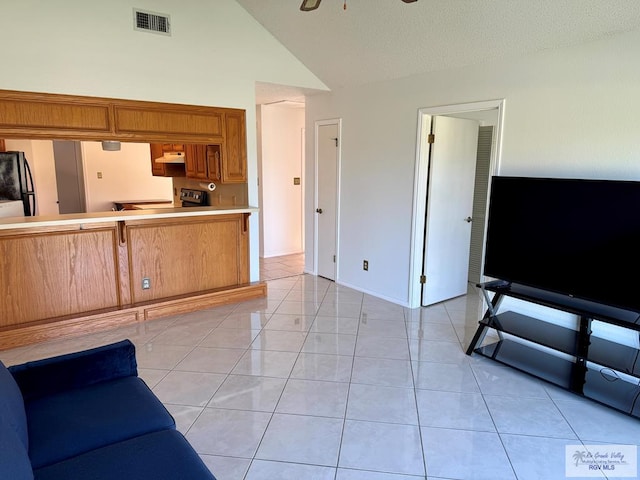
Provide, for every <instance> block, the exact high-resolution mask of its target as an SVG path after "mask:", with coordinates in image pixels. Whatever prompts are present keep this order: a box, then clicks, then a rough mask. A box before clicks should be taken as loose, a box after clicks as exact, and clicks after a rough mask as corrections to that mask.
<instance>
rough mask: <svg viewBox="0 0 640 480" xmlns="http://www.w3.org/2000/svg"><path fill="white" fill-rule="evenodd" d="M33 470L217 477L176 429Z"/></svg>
mask: <svg viewBox="0 0 640 480" xmlns="http://www.w3.org/2000/svg"><path fill="white" fill-rule="evenodd" d="M34 473H35V478H36V480H87V479H91V480H114V479H128V478H129V479H136V480H147V479H148V480H215V477H214V476H213V475H212V474H211V472H209V469H208V468H207V467H206V465H205V464H204V463H203V462H202V460H200V457H199V456H198V454H197V453H196V452H195V450H193V448H192V447H191V445H189V443H188V442H187V441H186V439H185V438H184V437H183V436H182V434H181V433H179V432H178V431H176V430H163V431H161V432H155V433H150V434H147V435H142V436H140V437H136V438H132V439H130V440H126V441H123V442H119V443H115V444H113V445H108V446H106V447H103V448H99V449H97V450H93V451H91V452H87V453H84V454H82V455H79V456H77V457H73V458H70V459H69V460H66V461H64V462H60V463H56V464H55V465H51V466H48V467H44V468H41V469H38V470H35V472H34Z"/></svg>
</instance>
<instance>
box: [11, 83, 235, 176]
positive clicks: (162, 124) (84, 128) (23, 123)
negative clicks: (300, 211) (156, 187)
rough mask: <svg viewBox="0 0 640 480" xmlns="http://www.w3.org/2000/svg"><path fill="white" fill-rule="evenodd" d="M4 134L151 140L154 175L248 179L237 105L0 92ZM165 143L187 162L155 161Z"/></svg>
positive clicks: (54, 137)
mask: <svg viewBox="0 0 640 480" xmlns="http://www.w3.org/2000/svg"><path fill="white" fill-rule="evenodd" d="M4 137H6V138H48V139H57V140H97V141H100V140H120V141H130V142H150V143H151V162H152V163H151V166H152V171H153V174H154V175H158V176H169V177H175V176H187V177H188V178H194V179H198V180H212V181H214V182H219V183H245V182H246V181H247V131H246V118H245V111H244V110H241V109H237V108H219V107H203V106H198V105H179V104H173V103H158V102H140V101H134V100H119V99H112V98H100V97H81V96H75V95H58V94H48V93H31V92H17V91H11V90H0V138H4ZM167 145H170V146H171V149H173V150H174V151H175V147H176V146H177V145H180V146H181V147H183V148H184V151H185V164H163V163H161V162H154V159H155V158H159V157H161V156H162V155H161V152H162V153H164V150H163V148H165V147H166V146H167ZM163 146H164V147H163ZM156 155H157V156H156Z"/></svg>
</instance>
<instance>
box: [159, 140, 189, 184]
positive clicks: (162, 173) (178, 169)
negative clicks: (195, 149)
mask: <svg viewBox="0 0 640 480" xmlns="http://www.w3.org/2000/svg"><path fill="white" fill-rule="evenodd" d="M150 150H151V174H152V175H154V176H156V177H184V176H185V175H186V172H185V165H186V161H185V163H184V164H182V163H160V162H156V161H155V159H156V158H159V157H161V156H162V155H163V154H164V153H165V152H184V151H185V146H184V145H182V144H175V143H152V144H150ZM185 156H186V155H185Z"/></svg>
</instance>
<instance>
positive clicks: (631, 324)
mask: <svg viewBox="0 0 640 480" xmlns="http://www.w3.org/2000/svg"><path fill="white" fill-rule="evenodd" d="M477 286H478V287H479V288H480V289H481V291H482V294H483V295H484V298H485V300H486V302H487V310H486V312H485V313H484V315H483V317H482V318H481V319H480V321H479V322H478V329H477V330H476V333H475V335H474V336H473V339H472V340H471V344H470V345H469V347H468V349H467V352H466V353H467V355H471V354H473V353H474V352H475V353H478V354H480V355H483V356H485V357H488V358H491V359H493V360H496V361H498V362H500V363H503V364H505V365H508V366H511V367H513V368H516V369H518V370H521V371H523V372H525V373H528V374H530V375H533V376H536V377H538V378H541V379H543V380H546V381H548V382H550V383H553V384H554V385H557V386H559V387H561V388H564V389H566V390H569V391H571V392H573V393H575V394H577V395H581V396H584V397H587V398H590V399H592V400H595V401H597V402H599V403H602V404H605V405H608V406H610V407H613V408H615V409H617V410H620V411H622V412H624V413H626V414H629V415H632V416H634V417H638V418H640V385H639V384H640V349H638V348H633V347H629V346H626V345H622V344H619V343H616V342H613V341H610V340H605V339H603V338H599V337H595V336H592V335H591V325H592V322H604V323H608V324H612V325H617V326H619V327H623V328H626V329H629V330H633V331H635V332H640V314H639V313H638V312H632V311H628V310H623V309H619V308H615V307H611V306H607V305H602V304H598V303H594V302H589V301H586V300H580V299H575V298H571V297H567V296H565V295H560V294H556V293H553V292H547V291H544V290H538V289H535V288H531V287H526V286H523V285H518V284H510V283H507V282H504V281H499V280H498V281H493V282H486V283H480V284H478V285H477ZM490 292H491V293H493V296H491V295H490ZM505 297H512V298H517V299H520V300H524V301H527V302H531V303H534V304H537V305H542V306H545V307H550V308H552V309H555V310H560V311H564V312H569V313H571V314H574V315H577V317H578V319H579V320H578V329H577V330H574V329H571V328H567V327H563V326H560V325H555V324H552V323H550V322H547V321H544V320H541V319H537V318H533V317H529V316H527V315H522V314H519V313H516V312H511V311H505V312H502V313H498V310H499V308H500V304H501V302H502V300H503V299H504V298H505ZM489 329H493V330H495V331H496V332H497V334H498V338H499V340H498V341H497V342H495V343H491V344H488V345H484V346H481V345H482V344H483V341H484V339H485V336H486V334H487V332H488V331H489ZM505 334H508V335H505ZM536 345H540V346H543V347H546V348H545V349H540V348H536Z"/></svg>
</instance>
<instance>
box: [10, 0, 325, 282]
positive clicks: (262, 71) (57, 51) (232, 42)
mask: <svg viewBox="0 0 640 480" xmlns="http://www.w3.org/2000/svg"><path fill="white" fill-rule="evenodd" d="M134 6H135V7H137V8H141V9H145V10H150V11H154V12H160V13H165V14H169V15H170V16H171V24H172V30H173V35H172V36H171V37H166V36H163V35H156V34H151V33H143V32H137V31H134V30H133V20H132V19H133V13H132V8H133V7H134ZM2 20H3V22H2V24H3V27H2V29H0V44H2V45H11V48H2V49H0V65H2V68H3V71H5V72H15V74H11V75H2V77H1V78H0V88H2V89H9V90H25V91H36V92H50V93H68V94H76V95H91V96H101V97H115V98H125V99H137V100H150V101H160V102H172V103H186V104H195V105H208V106H221V107H233V108H242V109H245V110H246V112H247V155H248V165H247V167H248V168H247V172H248V177H249V186H248V188H249V203H250V204H252V205H256V204H257V159H256V134H255V82H256V81H262V82H268V83H276V84H285V85H293V86H299V87H304V88H317V89H326V86H325V85H324V84H323V83H322V82H321V81H320V80H319V79H318V78H317V77H316V76H315V75H313V74H312V73H311V72H310V71H309V70H308V69H307V68H306V67H305V66H304V65H303V64H302V63H300V61H298V60H297V59H296V58H295V57H293V56H292V55H291V53H290V52H289V51H288V50H287V49H285V48H284V47H283V46H282V45H281V44H280V43H278V42H277V41H276V40H275V39H274V38H273V36H272V35H271V34H269V33H268V32H266V31H265V30H264V29H263V28H262V26H260V25H259V24H258V23H257V22H256V21H255V20H254V19H253V17H251V16H250V15H249V14H248V13H247V12H246V11H245V10H244V9H243V8H242V7H240V6H239V5H238V4H237V3H236V2H235V1H234V0H215V1H210V2H204V1H201V0H136V2H135V3H131V2H129V1H128V0H112V1H109V2H96V1H86V0H66V1H64V2H40V1H36V0H4V1H3V2H2ZM258 233H259V232H258V215H251V219H250V234H251V245H250V259H251V262H250V263H251V280H258V278H259V262H258V244H259V235H258Z"/></svg>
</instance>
